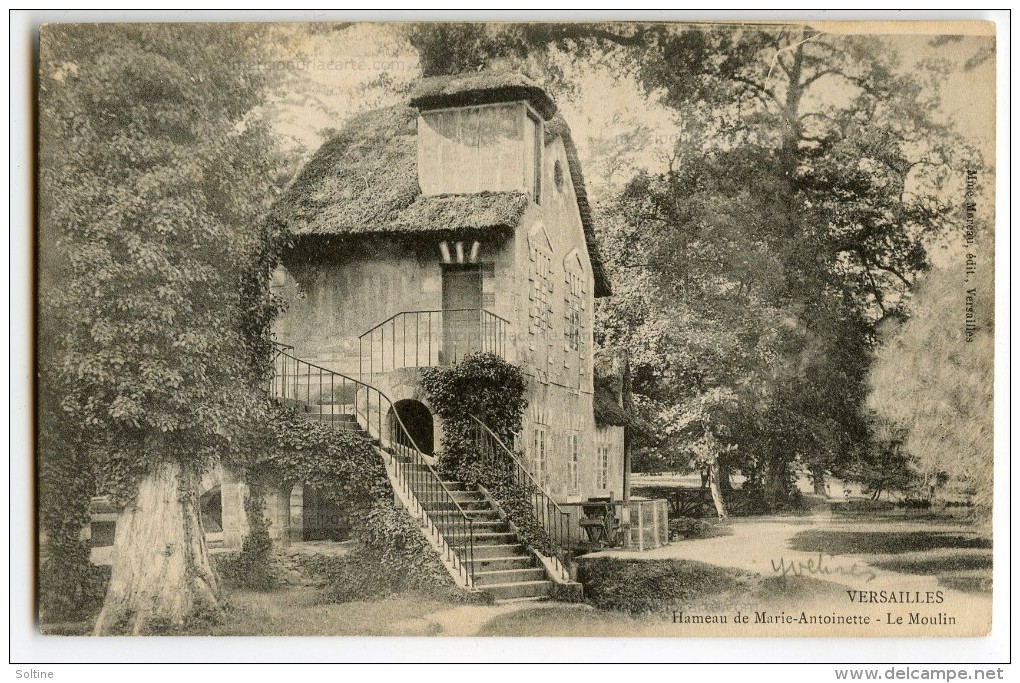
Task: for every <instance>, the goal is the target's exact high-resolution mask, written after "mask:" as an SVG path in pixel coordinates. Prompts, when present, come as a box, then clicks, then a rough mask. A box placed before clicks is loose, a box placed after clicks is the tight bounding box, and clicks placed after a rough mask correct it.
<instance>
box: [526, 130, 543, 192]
mask: <svg viewBox="0 0 1020 683" xmlns="http://www.w3.org/2000/svg"><path fill="white" fill-rule="evenodd" d="M527 114H528V118H527V123H526V125H525V128H524V134H525V137H526V140H525V142H526V143H527V144H526V145H525V149H526V150H527V157H525V159H524V168H525V182H526V187H529V189H530V191H531V199H532V201H534V202H535V203H536V204H541V203H542V147H543V146H544V144H543V141H542V137H543V136H542V121H541V120H540V119H539V118H538V116H536V115H535V114H534V113H533V112H531V111H530V110H529V111H528V112H527Z"/></svg>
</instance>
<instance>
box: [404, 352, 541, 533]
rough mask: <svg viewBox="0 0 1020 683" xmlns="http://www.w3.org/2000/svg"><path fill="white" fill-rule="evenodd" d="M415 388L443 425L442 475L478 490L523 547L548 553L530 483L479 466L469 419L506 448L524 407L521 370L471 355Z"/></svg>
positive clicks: (430, 371) (428, 374)
mask: <svg viewBox="0 0 1020 683" xmlns="http://www.w3.org/2000/svg"><path fill="white" fill-rule="evenodd" d="M421 384H422V387H423V388H424V390H425V392H426V394H427V397H428V399H429V403H430V404H431V405H432V407H433V410H435V412H436V414H437V415H438V416H439V417H440V419H442V421H443V450H442V452H441V453H439V454H438V458H439V468H440V470H441V471H442V472H443V474H444V475H447V476H451V477H454V478H456V479H458V480H460V481H466V482H470V483H474V484H481V485H482V486H484V487H485V488H486V489H487V490H488V491H489V493H491V494H492V496H493V497H494V498H495V499H496V500H497V501H498V502H499V504H500V507H501V508H502V509H503V511H504V512H505V513H506V515H507V517H508V519H509V521H510V522H511V523H513V525H514V527H516V530H517V533H518V535H519V536H520V537H521V539H522V540H523V541H524V542H525V543H526V544H527V545H528V546H529V547H531V548H534V549H535V550H539V551H540V552H545V553H549V552H552V547H551V543H550V539H549V534H548V533H547V532H546V530H545V529H544V528H543V527H542V524H541V522H540V521H539V520H538V518H537V517H536V516H535V513H534V508H533V506H532V500H533V494H534V493H535V490H534V485H533V484H530V483H529V484H521V483H518V482H517V480H516V478H515V477H514V476H513V472H511V471H510V470H509V469H506V468H500V467H498V466H493V465H491V464H485V465H483V464H482V463H481V462H479V460H478V452H477V450H476V446H475V438H474V437H475V428H476V424H475V422H474V421H473V420H472V419H471V415H474V416H476V417H478V419H480V420H481V421H482V422H484V423H485V425H486V426H488V427H489V429H491V430H492V431H493V433H494V434H496V435H497V436H498V437H499V438H500V440H501V441H503V443H504V444H508V445H509V444H512V443H513V442H514V437H515V436H516V435H517V433H518V432H520V430H521V420H522V419H523V417H524V410H525V409H526V408H527V399H526V398H525V395H524V394H525V390H526V388H527V384H526V380H525V377H524V373H523V372H522V371H521V369H520V368H519V367H518V366H516V365H512V364H510V363H508V362H506V361H505V360H503V359H502V358H500V357H498V356H496V355H493V354H491V353H477V354H472V355H469V356H467V357H466V358H465V359H464V360H463V361H461V362H460V363H458V364H457V365H454V366H453V367H449V368H426V369H425V370H423V371H422V381H421ZM518 456H519V457H520V454H518Z"/></svg>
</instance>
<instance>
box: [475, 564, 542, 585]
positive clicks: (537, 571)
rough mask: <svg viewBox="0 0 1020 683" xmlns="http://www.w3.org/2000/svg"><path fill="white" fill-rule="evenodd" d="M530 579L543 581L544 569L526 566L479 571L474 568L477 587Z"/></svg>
mask: <svg viewBox="0 0 1020 683" xmlns="http://www.w3.org/2000/svg"><path fill="white" fill-rule="evenodd" d="M532 581H545V570H544V569H541V568H538V567H528V568H524V569H494V570H491V571H481V572H480V571H478V569H477V567H476V568H475V586H477V587H478V588H483V587H485V586H492V585H504V584H508V583H530V582H532Z"/></svg>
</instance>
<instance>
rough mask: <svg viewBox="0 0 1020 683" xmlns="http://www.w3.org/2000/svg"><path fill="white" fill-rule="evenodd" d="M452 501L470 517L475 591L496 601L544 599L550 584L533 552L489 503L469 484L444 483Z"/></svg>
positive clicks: (470, 561)
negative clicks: (481, 592) (488, 595)
mask: <svg viewBox="0 0 1020 683" xmlns="http://www.w3.org/2000/svg"><path fill="white" fill-rule="evenodd" d="M443 485H444V486H446V488H447V489H448V490H449V491H450V494H451V495H452V496H453V498H454V500H456V501H457V503H458V504H459V505H460V507H461V509H463V510H464V512H465V514H467V515H468V516H469V517H470V518H471V522H472V529H473V533H472V541H473V543H472V545H473V558H468V559H467V562H468V563H469V564H470V565H471V567H472V568H473V569H474V577H475V588H477V589H478V590H480V591H484V592H486V593H489V594H490V595H492V597H494V598H495V599H497V600H514V599H522V598H533V599H537V598H544V597H549V596H550V595H552V591H553V582H552V581H550V580H549V577H548V575H547V574H546V571H545V569H544V568H543V567H542V565H541V563H540V562H539V561H538V558H537V557H536V556H535V554H534V553H533V552H531V551H530V550H528V549H527V548H526V547H525V546H524V544H523V543H522V542H521V539H520V537H518V535H517V534H516V533H514V532H513V531H511V530H510V526H509V525H508V524H507V523H506V521H505V520H504V519H503V515H502V514H501V511H500V510H499V509H498V508H497V507H496V506H494V504H493V501H492V500H491V499H490V498H488V497H487V496H486V495H485V494H484V493H483V492H482V491H479V490H478V488H477V487H476V486H474V485H473V484H465V483H464V482H459V481H444V482H443Z"/></svg>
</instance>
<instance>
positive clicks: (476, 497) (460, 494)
mask: <svg viewBox="0 0 1020 683" xmlns="http://www.w3.org/2000/svg"><path fill="white" fill-rule="evenodd" d="M450 496H451V497H452V498H453V499H454V500H456V501H458V502H459V501H465V502H475V501H481V502H488V501H486V500H485V496H483V495H482V494H481V492H480V491H450Z"/></svg>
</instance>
